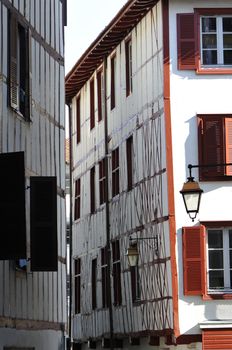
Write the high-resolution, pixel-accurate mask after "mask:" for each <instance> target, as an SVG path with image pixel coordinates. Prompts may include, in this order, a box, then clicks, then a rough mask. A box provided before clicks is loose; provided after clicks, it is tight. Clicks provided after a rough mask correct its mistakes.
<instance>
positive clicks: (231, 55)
mask: <svg viewBox="0 0 232 350" xmlns="http://www.w3.org/2000/svg"><path fill="white" fill-rule="evenodd" d="M224 64H232V50H225V51H224Z"/></svg>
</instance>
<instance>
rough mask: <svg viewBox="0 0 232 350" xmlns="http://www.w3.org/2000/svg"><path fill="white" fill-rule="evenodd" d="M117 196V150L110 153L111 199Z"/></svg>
mask: <svg viewBox="0 0 232 350" xmlns="http://www.w3.org/2000/svg"><path fill="white" fill-rule="evenodd" d="M117 194H119V148H116V149H115V150H114V151H112V197H114V196H116V195H117Z"/></svg>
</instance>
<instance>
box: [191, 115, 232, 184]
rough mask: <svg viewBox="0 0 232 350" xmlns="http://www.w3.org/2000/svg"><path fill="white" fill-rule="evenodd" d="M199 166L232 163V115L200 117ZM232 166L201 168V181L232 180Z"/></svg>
mask: <svg viewBox="0 0 232 350" xmlns="http://www.w3.org/2000/svg"><path fill="white" fill-rule="evenodd" d="M198 141H199V164H202V165H210V164H211V165H213V164H224V163H232V152H231V150H232V115H198ZM231 175H232V166H215V167H203V168H199V177H200V180H226V179H231V177H230V176H231Z"/></svg>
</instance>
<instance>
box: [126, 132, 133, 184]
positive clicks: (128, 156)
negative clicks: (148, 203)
mask: <svg viewBox="0 0 232 350" xmlns="http://www.w3.org/2000/svg"><path fill="white" fill-rule="evenodd" d="M126 161H127V190H128V191H130V190H131V189H132V186H133V136H130V137H129V138H128V139H127V140H126Z"/></svg>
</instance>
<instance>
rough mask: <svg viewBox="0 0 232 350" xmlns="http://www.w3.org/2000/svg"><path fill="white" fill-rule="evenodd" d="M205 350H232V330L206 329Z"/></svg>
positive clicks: (204, 333)
mask: <svg viewBox="0 0 232 350" xmlns="http://www.w3.org/2000/svg"><path fill="white" fill-rule="evenodd" d="M202 349H203V350H214V349H215V350H218V349H220V350H232V330H231V329H204V330H203V332H202Z"/></svg>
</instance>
